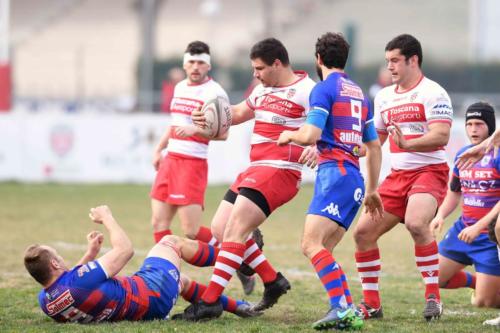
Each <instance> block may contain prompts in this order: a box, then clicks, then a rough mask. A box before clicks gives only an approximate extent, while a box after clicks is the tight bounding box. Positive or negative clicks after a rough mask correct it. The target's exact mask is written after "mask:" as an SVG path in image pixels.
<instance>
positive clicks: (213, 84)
mask: <svg viewBox="0 0 500 333" xmlns="http://www.w3.org/2000/svg"><path fill="white" fill-rule="evenodd" d="M207 86H209V87H210V88H211V89H213V91H214V93H215V94H216V95H217V96H222V97H224V98H226V99H227V98H228V96H227V92H226V90H225V89H224V88H223V87H222V86H221V84H220V83H219V82H217V81H215V80H214V79H210V80H209V81H208V82H207Z"/></svg>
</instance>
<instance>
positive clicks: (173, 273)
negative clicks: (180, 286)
mask: <svg viewBox="0 0 500 333" xmlns="http://www.w3.org/2000/svg"><path fill="white" fill-rule="evenodd" d="M168 274H169V275H170V276H171V277H173V278H174V280H175V281H179V273H177V270H176V269H169V270H168Z"/></svg>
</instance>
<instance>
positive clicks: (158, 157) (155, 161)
mask: <svg viewBox="0 0 500 333" xmlns="http://www.w3.org/2000/svg"><path fill="white" fill-rule="evenodd" d="M162 158H163V156H162V155H161V151H157V150H155V152H154V153H153V161H152V162H153V163H152V164H153V167H154V168H155V170H156V171H158V169H159V168H160V163H161V160H162Z"/></svg>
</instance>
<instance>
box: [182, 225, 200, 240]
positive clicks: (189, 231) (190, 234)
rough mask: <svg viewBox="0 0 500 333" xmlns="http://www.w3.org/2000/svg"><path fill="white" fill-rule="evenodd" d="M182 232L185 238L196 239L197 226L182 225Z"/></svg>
mask: <svg viewBox="0 0 500 333" xmlns="http://www.w3.org/2000/svg"><path fill="white" fill-rule="evenodd" d="M182 229H183V230H182V231H183V232H184V235H185V236H186V238H189V239H196V236H197V235H198V230H199V227H190V226H189V227H184V228H182Z"/></svg>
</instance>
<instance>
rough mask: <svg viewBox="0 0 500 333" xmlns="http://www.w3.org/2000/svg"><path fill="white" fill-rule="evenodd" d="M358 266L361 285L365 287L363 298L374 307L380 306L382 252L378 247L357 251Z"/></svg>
mask: <svg viewBox="0 0 500 333" xmlns="http://www.w3.org/2000/svg"><path fill="white" fill-rule="evenodd" d="M355 257H356V267H357V268H358V274H359V278H360V279H361V287H362V288H363V300H364V302H365V303H366V304H368V305H369V306H371V307H372V308H375V309H378V308H380V295H379V287H378V278H379V276H380V269H381V263H380V252H379V250H378V248H375V249H373V250H368V251H358V252H356V253H355Z"/></svg>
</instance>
